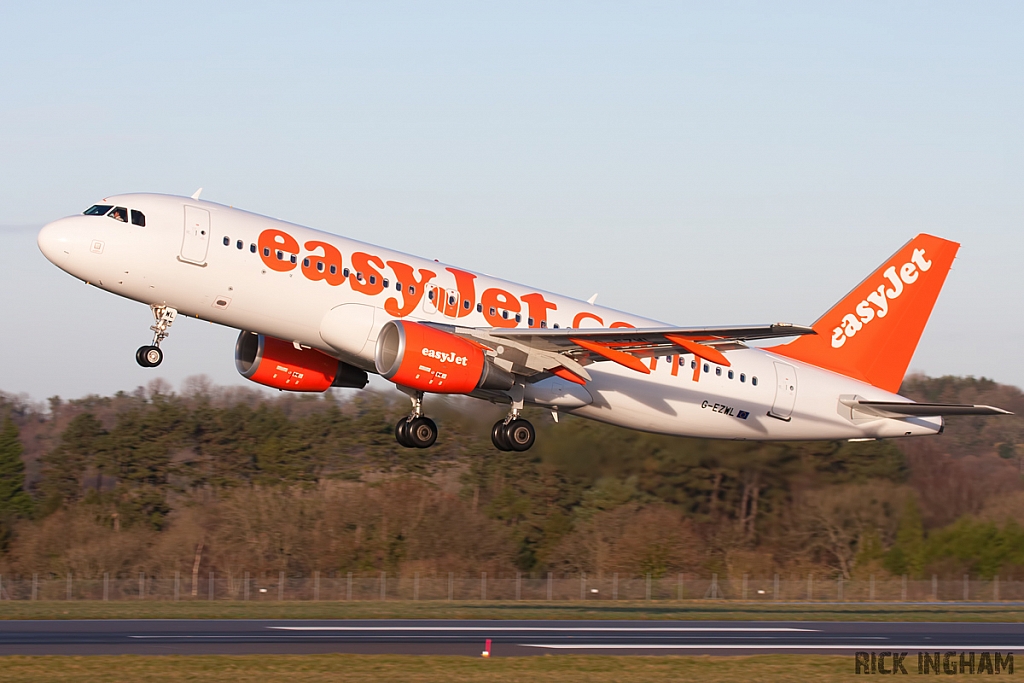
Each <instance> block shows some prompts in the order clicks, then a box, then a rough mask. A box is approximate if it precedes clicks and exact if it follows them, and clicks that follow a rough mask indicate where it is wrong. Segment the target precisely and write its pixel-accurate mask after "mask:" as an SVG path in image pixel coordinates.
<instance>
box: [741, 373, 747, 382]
mask: <svg viewBox="0 0 1024 683" xmlns="http://www.w3.org/2000/svg"><path fill="white" fill-rule="evenodd" d="M740 381H741V382H746V381H747V375H746V373H743V372H741V373H740Z"/></svg>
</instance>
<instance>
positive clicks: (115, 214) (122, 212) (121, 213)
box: [107, 206, 128, 223]
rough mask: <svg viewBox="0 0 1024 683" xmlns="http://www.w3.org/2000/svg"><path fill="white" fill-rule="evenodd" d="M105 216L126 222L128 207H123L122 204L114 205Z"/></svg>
mask: <svg viewBox="0 0 1024 683" xmlns="http://www.w3.org/2000/svg"><path fill="white" fill-rule="evenodd" d="M107 216H109V217H110V218H113V219H114V220H115V221H121V222H122V223H127V222H128V209H126V208H124V207H123V206H115V207H114V209H113V210H112V211H111V212H110V213H108V214H107Z"/></svg>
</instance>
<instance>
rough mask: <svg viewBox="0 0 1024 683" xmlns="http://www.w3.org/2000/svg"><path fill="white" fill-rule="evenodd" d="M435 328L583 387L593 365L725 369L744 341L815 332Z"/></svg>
mask: <svg viewBox="0 0 1024 683" xmlns="http://www.w3.org/2000/svg"><path fill="white" fill-rule="evenodd" d="M437 327H442V328H443V329H445V330H446V331H448V332H451V333H452V334H455V335H457V336H460V337H465V338H467V339H472V340H473V341H475V342H477V343H479V344H481V345H483V346H484V347H486V348H487V349H488V351H489V355H491V354H493V358H494V362H495V363H496V364H498V365H499V366H501V367H503V368H504V369H506V370H508V371H509V372H514V373H516V374H518V375H522V376H524V377H527V378H529V379H530V380H531V381H536V380H539V379H543V377H545V376H547V375H549V374H554V375H558V376H560V377H563V378H565V379H568V380H570V381H576V382H579V383H585V382H586V381H588V380H589V379H590V374H589V373H588V372H587V371H586V368H585V366H587V365H590V364H591V363H597V362H603V361H611V362H615V363H619V364H620V365H623V366H625V367H628V368H631V369H633V370H636V371H638V372H643V373H649V372H650V369H649V368H648V367H647V365H645V364H644V363H643V362H642V360H641V359H644V358H650V357H655V356H673V355H679V354H687V353H689V354H693V355H695V356H697V357H699V358H703V359H705V360H708V361H711V362H714V363H718V364H719V365H726V366H727V365H729V360H728V359H727V358H726V357H725V355H724V354H723V351H728V350H730V349H737V348H746V347H745V345H744V344H743V342H744V341H749V340H753V339H775V338H780V337H795V336H799V335H804V334H814V333H815V332H814V330H813V329H811V328H810V327H804V326H802V325H793V324H791V323H775V324H773V325H744V326H739V327H651V328H633V327H614V328H587V329H540V328H528V329H518V328H513V329H506V328H495V327H490V328H479V327H456V326H448V325H445V326H440V325H438V326H437Z"/></svg>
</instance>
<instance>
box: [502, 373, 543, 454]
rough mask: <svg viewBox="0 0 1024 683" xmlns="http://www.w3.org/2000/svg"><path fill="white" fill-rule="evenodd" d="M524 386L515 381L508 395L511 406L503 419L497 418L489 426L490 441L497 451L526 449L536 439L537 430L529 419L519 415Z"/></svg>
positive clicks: (521, 407) (528, 448)
mask: <svg viewBox="0 0 1024 683" xmlns="http://www.w3.org/2000/svg"><path fill="white" fill-rule="evenodd" d="M524 392H525V387H524V386H523V385H522V384H520V383H516V384H515V385H514V386H513V387H512V389H511V391H509V395H510V397H511V398H512V408H511V410H509V411H508V415H506V416H505V419H504V420H498V421H497V422H495V423H494V426H493V427H491V443H493V444H494V447H495V448H497V449H498V450H499V451H528V450H530V447H531V446H532V445H533V442H534V441H536V440H537V431H536V430H535V429H534V428H533V425H532V424H530V423H529V421H527V420H524V419H523V418H521V417H519V412H520V411H521V410H522V409H523V394H524Z"/></svg>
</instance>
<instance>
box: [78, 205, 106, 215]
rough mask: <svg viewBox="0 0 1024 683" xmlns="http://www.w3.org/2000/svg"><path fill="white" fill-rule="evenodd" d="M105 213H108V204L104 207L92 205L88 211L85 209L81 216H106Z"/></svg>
mask: <svg viewBox="0 0 1024 683" xmlns="http://www.w3.org/2000/svg"><path fill="white" fill-rule="evenodd" d="M107 211H110V205H109V204H107V205H106V206H104V205H103V204H93V205H92V206H90V207H89V208H88V209H86V210H85V211H84V212H83V215H85V216H106V215H107Z"/></svg>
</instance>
